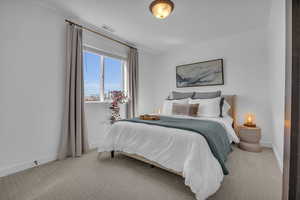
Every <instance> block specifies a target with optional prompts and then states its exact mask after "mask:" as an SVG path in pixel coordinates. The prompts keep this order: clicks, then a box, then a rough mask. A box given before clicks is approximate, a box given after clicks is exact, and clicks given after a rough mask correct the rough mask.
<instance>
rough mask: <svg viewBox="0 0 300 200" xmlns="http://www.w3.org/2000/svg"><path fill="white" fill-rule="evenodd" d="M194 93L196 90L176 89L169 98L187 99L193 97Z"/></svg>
mask: <svg viewBox="0 0 300 200" xmlns="http://www.w3.org/2000/svg"><path fill="white" fill-rule="evenodd" d="M193 95H194V92H176V91H173V92H171V94H170V95H169V97H168V99H169V100H179V99H187V98H192V96H193Z"/></svg>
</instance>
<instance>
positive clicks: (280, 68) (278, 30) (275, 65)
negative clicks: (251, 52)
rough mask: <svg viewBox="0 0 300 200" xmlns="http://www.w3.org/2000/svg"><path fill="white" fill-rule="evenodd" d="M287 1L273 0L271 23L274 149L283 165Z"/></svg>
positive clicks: (271, 93)
mask: <svg viewBox="0 0 300 200" xmlns="http://www.w3.org/2000/svg"><path fill="white" fill-rule="evenodd" d="M285 19H286V18H285V1H282V0H273V1H272V7H271V14H270V23H269V34H268V35H269V67H270V83H269V84H270V94H269V95H270V105H271V117H272V118H271V119H272V124H273V149H274V152H275V154H276V157H277V159H278V163H279V166H280V168H281V169H282V166H283V138H284V95H285V91H284V86H285V60H286V59H285V23H286V22H285Z"/></svg>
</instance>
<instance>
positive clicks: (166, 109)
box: [162, 99, 189, 115]
mask: <svg viewBox="0 0 300 200" xmlns="http://www.w3.org/2000/svg"><path fill="white" fill-rule="evenodd" d="M173 103H181V104H187V103H189V99H179V100H165V101H164V105H163V109H162V114H163V115H172V108H173Z"/></svg>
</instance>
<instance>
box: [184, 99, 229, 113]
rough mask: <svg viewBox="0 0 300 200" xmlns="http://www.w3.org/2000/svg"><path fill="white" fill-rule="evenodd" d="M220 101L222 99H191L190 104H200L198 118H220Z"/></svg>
mask: <svg viewBox="0 0 300 200" xmlns="http://www.w3.org/2000/svg"><path fill="white" fill-rule="evenodd" d="M220 101H221V98H220V97H217V98H213V99H189V103H190V104H196V103H198V104H199V108H198V117H220ZM224 113H225V112H224Z"/></svg>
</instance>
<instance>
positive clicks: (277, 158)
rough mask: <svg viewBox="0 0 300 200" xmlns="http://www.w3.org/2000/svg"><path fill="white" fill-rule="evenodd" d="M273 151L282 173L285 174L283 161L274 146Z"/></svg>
mask: <svg viewBox="0 0 300 200" xmlns="http://www.w3.org/2000/svg"><path fill="white" fill-rule="evenodd" d="M272 149H273V152H274V154H275V157H276V160H277V163H278V166H279V169H280V171H281V173H283V159H282V158H281V157H280V156H279V153H278V150H277V148H276V146H274V145H272Z"/></svg>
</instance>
